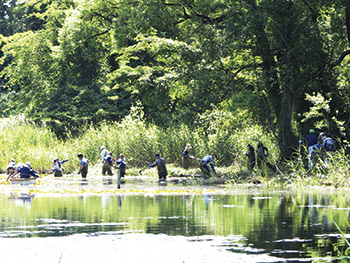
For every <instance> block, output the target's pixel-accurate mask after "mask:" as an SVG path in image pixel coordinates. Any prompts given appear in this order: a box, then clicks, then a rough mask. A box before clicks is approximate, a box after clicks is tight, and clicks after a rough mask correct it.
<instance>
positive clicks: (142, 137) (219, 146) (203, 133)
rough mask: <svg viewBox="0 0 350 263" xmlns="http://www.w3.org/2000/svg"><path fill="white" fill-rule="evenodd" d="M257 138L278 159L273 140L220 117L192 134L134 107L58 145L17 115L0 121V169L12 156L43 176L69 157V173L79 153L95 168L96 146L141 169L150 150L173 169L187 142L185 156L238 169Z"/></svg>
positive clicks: (48, 133)
mask: <svg viewBox="0 0 350 263" xmlns="http://www.w3.org/2000/svg"><path fill="white" fill-rule="evenodd" d="M229 117H230V116H228V117H227V118H229ZM67 132H69V131H67ZM259 140H261V141H262V142H263V143H264V144H265V145H266V146H267V147H268V148H269V149H270V156H271V157H273V156H276V157H277V156H278V154H279V152H278V149H277V146H276V145H275V143H274V141H273V139H272V138H271V137H270V136H265V135H264V132H263V130H262V129H261V128H260V127H259V126H257V125H250V126H248V125H247V126H246V127H245V128H244V129H243V128H242V129H237V128H236V129H235V128H233V127H232V125H231V123H230V122H226V123H225V122H223V119H222V118H221V119H216V120H213V121H211V124H210V126H207V127H206V128H205V129H204V128H203V127H199V128H198V129H195V130H193V129H190V128H189V127H187V126H184V125H179V126H171V127H169V128H167V129H160V128H158V127H156V126H155V125H152V124H146V123H145V122H144V121H143V118H142V111H140V110H138V109H134V110H133V111H132V112H131V114H130V115H129V116H127V117H126V118H125V119H124V120H123V121H121V122H120V123H112V124H101V125H99V126H97V127H95V126H88V127H85V129H82V131H81V134H80V136H79V137H74V138H73V137H69V136H68V139H66V140H65V141H63V140H60V139H58V138H57V136H56V135H55V134H54V133H53V132H51V130H50V129H49V128H48V127H46V126H45V124H44V123H43V124H42V125H40V126H37V125H35V124H33V123H31V122H28V121H27V120H25V119H24V117H21V116H17V117H11V118H6V119H2V120H1V122H0V144H1V145H2V150H1V155H0V167H1V168H2V169H3V170H5V169H6V166H7V164H8V162H9V160H10V159H12V158H14V159H15V160H16V161H17V162H27V161H29V162H31V164H32V166H33V167H34V168H35V169H37V170H39V171H42V172H44V171H46V170H48V169H50V168H51V166H52V161H53V159H54V158H56V157H58V158H59V159H60V160H62V159H66V158H69V159H70V161H69V162H68V163H66V164H65V165H64V166H65V169H66V172H73V171H75V170H76V169H77V166H78V159H77V157H76V155H77V153H79V152H81V153H83V154H84V156H86V157H87V158H88V159H89V160H90V161H91V163H92V165H95V164H98V163H99V162H100V161H99V157H100V155H99V154H100V150H99V149H100V146H101V145H104V146H105V147H106V148H107V149H108V150H110V151H112V152H113V154H114V156H115V157H117V156H118V155H119V153H123V154H124V155H125V156H126V159H127V162H128V167H129V168H131V167H144V166H145V165H146V164H148V163H151V162H153V161H154V157H153V156H154V154H155V153H156V152H159V153H161V155H163V156H165V157H166V159H167V162H168V163H172V164H173V165H174V167H178V166H181V154H182V152H183V150H184V147H185V145H186V144H188V143H190V144H191V145H192V147H193V149H192V151H191V154H192V155H194V156H195V157H197V158H203V157H204V156H206V155H208V154H212V153H216V154H217V158H216V160H215V164H216V166H222V167H238V168H239V169H243V168H245V166H246V164H245V161H246V157H245V155H244V153H245V151H246V146H247V144H248V143H252V144H253V145H256V144H257V142H258V141H259ZM195 166H197V163H196V162H195V163H194V167H195Z"/></svg>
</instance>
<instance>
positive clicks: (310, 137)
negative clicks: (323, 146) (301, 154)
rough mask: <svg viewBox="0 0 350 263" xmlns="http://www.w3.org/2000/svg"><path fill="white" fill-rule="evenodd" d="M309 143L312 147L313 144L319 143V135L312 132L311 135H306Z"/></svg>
mask: <svg viewBox="0 0 350 263" xmlns="http://www.w3.org/2000/svg"><path fill="white" fill-rule="evenodd" d="M304 141H306V143H307V146H308V147H310V146H312V145H315V144H317V137H316V136H315V135H313V134H312V133H310V134H309V135H306V137H305V140H304Z"/></svg>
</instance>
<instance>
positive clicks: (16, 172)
mask: <svg viewBox="0 0 350 263" xmlns="http://www.w3.org/2000/svg"><path fill="white" fill-rule="evenodd" d="M18 173H19V171H15V172H14V173H13V174H12V175H11V174H10V175H9V176H8V177H7V179H6V181H8V180H9V179H10V178H13V177H14V176H15V175H17V174H18Z"/></svg>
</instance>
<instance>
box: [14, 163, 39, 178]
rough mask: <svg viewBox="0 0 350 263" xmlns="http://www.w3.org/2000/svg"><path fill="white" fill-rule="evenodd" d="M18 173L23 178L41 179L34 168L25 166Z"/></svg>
mask: <svg viewBox="0 0 350 263" xmlns="http://www.w3.org/2000/svg"><path fill="white" fill-rule="evenodd" d="M18 172H19V173H20V174H21V178H30V176H34V177H39V175H37V174H36V173H35V172H34V171H33V169H32V168H30V167H29V166H27V165H23V166H21V167H19V168H18Z"/></svg>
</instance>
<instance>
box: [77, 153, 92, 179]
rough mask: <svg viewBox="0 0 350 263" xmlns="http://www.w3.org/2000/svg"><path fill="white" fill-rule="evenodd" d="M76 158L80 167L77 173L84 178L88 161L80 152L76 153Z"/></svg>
mask: <svg viewBox="0 0 350 263" xmlns="http://www.w3.org/2000/svg"><path fill="white" fill-rule="evenodd" d="M77 156H78V158H79V160H80V163H79V165H80V169H79V171H78V174H81V177H83V178H86V176H87V173H88V168H89V163H90V161H89V160H88V159H86V158H84V156H83V154H82V153H78V155H77Z"/></svg>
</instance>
